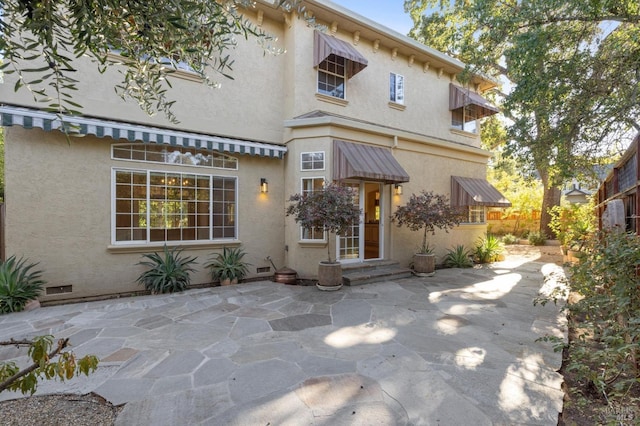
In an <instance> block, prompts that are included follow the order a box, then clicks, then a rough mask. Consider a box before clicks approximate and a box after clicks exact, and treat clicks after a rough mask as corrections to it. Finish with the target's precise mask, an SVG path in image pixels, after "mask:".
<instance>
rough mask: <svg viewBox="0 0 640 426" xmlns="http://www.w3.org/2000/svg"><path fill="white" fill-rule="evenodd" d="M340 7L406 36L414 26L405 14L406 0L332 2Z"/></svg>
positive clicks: (345, 0) (339, 0) (346, 0)
mask: <svg viewBox="0 0 640 426" xmlns="http://www.w3.org/2000/svg"><path fill="white" fill-rule="evenodd" d="M332 1H333V2H334V3H336V4H339V5H340V6H343V7H346V8H347V9H351V10H353V11H354V12H356V13H359V14H360V15H362V16H364V17H367V18H369V19H371V20H373V21H376V22H378V23H379V24H382V25H384V26H386V27H389V28H391V29H392V30H395V31H397V32H399V33H400V34H404V35H406V34H407V33H408V32H409V30H410V29H411V27H413V24H412V22H411V18H410V17H409V15H408V14H406V13H404V0H332Z"/></svg>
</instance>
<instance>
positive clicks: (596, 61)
mask: <svg viewBox="0 0 640 426" xmlns="http://www.w3.org/2000/svg"><path fill="white" fill-rule="evenodd" d="M405 9H406V10H407V11H408V12H410V13H411V15H412V18H413V20H414V24H415V25H414V28H413V29H412V31H411V34H410V35H411V36H412V37H414V38H416V39H417V40H418V41H420V42H422V43H425V44H427V45H429V46H431V47H434V48H436V49H438V50H441V51H443V52H446V53H447V54H449V55H452V56H454V57H456V58H459V59H460V60H462V61H463V62H465V63H466V64H468V66H467V69H466V70H465V71H464V72H463V73H462V74H461V75H460V76H458V78H459V80H461V81H462V82H465V81H466V80H467V79H468V77H469V75H470V74H471V73H472V72H476V73H477V72H479V73H483V74H485V75H487V76H490V77H493V78H494V79H495V80H496V81H499V82H501V83H502V90H500V91H499V93H498V95H499V96H498V97H500V98H502V109H503V112H504V114H505V116H506V117H507V118H508V119H509V125H508V129H507V130H508V134H507V152H508V153H510V154H512V155H514V156H516V157H518V158H519V159H521V160H523V161H524V162H526V163H528V164H530V165H532V166H533V168H534V169H535V170H537V172H538V174H539V176H540V178H541V180H542V182H543V185H544V197H543V208H542V218H541V231H543V232H548V229H547V225H548V223H549V220H550V216H549V214H548V208H549V207H552V206H554V205H558V204H559V202H560V195H561V193H560V186H561V185H562V183H563V182H564V181H566V180H567V179H568V178H570V177H574V176H575V175H576V173H579V172H581V171H587V170H589V169H590V168H591V167H590V166H591V165H592V164H593V162H594V161H596V160H597V159H598V158H601V157H603V156H605V153H606V154H608V153H609V151H610V147H611V141H612V140H614V139H615V138H619V137H620V135H622V134H627V133H628V132H629V131H630V130H631V131H634V129H635V131H637V130H640V126H639V124H638V122H637V121H636V120H637V117H638V116H639V113H640V96H639V95H640V3H638V2H637V1H636V0H594V1H583V0H530V1H519V0H475V1H468V0H453V1H443V0H406V1H405ZM427 9H428V10H429V12H430V13H429V14H425V11H427Z"/></svg>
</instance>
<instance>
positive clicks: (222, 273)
mask: <svg viewBox="0 0 640 426" xmlns="http://www.w3.org/2000/svg"><path fill="white" fill-rule="evenodd" d="M245 255H246V253H245V252H244V251H243V250H242V248H240V247H236V248H227V247H223V248H222V253H217V254H216V255H215V256H214V257H213V258H212V259H211V260H210V261H209V262H207V263H206V264H205V265H204V266H205V267H206V268H209V269H210V270H211V278H212V279H213V280H214V281H222V280H226V279H229V280H233V279H234V278H237V279H238V280H241V279H242V278H244V277H245V275H247V274H248V273H249V269H248V268H247V266H248V265H249V263H246V262H245V261H244V260H242V259H243V258H244V256H245Z"/></svg>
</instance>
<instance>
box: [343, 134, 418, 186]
mask: <svg viewBox="0 0 640 426" xmlns="http://www.w3.org/2000/svg"><path fill="white" fill-rule="evenodd" d="M333 179H334V180H337V181H340V180H343V179H366V180H370V181H376V182H384V183H402V182H409V175H408V174H407V172H406V171H405V170H404V169H403V168H402V166H401V165H400V163H398V160H396V159H395V158H394V157H393V155H392V154H391V151H389V150H387V149H384V148H380V147H375V146H369V145H363V144H359V143H350V142H345V141H340V140H334V141H333Z"/></svg>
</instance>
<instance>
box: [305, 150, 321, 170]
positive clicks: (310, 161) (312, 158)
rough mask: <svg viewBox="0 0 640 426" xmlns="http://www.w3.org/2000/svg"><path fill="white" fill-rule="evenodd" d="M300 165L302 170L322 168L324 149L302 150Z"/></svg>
mask: <svg viewBox="0 0 640 426" xmlns="http://www.w3.org/2000/svg"><path fill="white" fill-rule="evenodd" d="M300 165H301V169H302V170H303V171H306V170H324V151H318V152H303V153H302V154H301V156H300Z"/></svg>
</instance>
